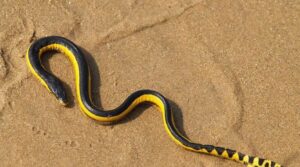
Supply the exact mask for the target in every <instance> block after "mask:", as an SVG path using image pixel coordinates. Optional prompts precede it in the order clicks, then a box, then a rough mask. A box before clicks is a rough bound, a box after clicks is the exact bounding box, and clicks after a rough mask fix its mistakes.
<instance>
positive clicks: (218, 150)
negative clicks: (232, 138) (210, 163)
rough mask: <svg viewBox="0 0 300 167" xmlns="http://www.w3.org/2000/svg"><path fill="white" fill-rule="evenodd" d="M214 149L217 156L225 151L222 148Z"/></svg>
mask: <svg viewBox="0 0 300 167" xmlns="http://www.w3.org/2000/svg"><path fill="white" fill-rule="evenodd" d="M215 149H216V150H217V153H218V154H219V155H222V154H223V152H224V151H225V148H222V147H216V148H215Z"/></svg>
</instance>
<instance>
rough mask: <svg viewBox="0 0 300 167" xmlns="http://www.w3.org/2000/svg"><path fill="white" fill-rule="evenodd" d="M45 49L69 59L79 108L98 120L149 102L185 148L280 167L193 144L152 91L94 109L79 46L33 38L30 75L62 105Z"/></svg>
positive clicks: (259, 165)
mask: <svg viewBox="0 0 300 167" xmlns="http://www.w3.org/2000/svg"><path fill="white" fill-rule="evenodd" d="M47 51H57V52H61V53H63V54H65V55H67V56H68V58H69V59H70V60H71V62H72V64H73V67H74V70H75V78H76V94H77V99H78V102H79V105H80V108H81V110H82V111H83V112H84V113H85V114H86V115H88V116H89V117H91V118H93V119H95V120H98V121H102V122H112V121H117V120H120V119H122V118H124V117H125V116H126V115H127V114H128V113H130V112H131V111H132V110H133V109H134V108H135V107H136V106H137V105H139V104H141V103H144V102H150V103H153V104H155V105H156V106H158V108H159V109H160V111H161V113H162V119H163V122H164V127H165V130H166V131H167V133H168V134H169V136H170V137H171V139H172V140H173V141H174V142H175V143H176V144H178V145H180V146H182V147H183V148H185V149H187V150H190V151H194V152H200V153H206V154H210V155H214V156H218V157H222V158H226V159H231V160H235V161H238V162H242V163H244V164H247V165H248V166H251V167H281V165H279V164H278V163H276V162H273V161H271V160H266V159H262V158H258V157H254V156H249V155H246V154H243V153H240V152H237V151H235V150H231V149H228V148H223V147H216V146H213V145H204V144H198V143H194V142H192V141H190V140H189V139H187V138H185V137H184V136H183V135H181V133H180V132H179V131H178V130H177V128H176V127H175V124H174V119H173V114H172V110H171V107H170V105H169V103H168V101H167V99H166V98H165V97H164V96H163V95H161V94H160V93H158V92H156V91H153V90H139V91H136V92H134V93H132V94H131V95H130V96H128V97H127V98H126V99H125V101H124V102H123V103H122V104H121V105H120V106H119V107H117V108H115V109H113V110H109V111H103V110H101V109H99V108H97V107H96V106H95V105H94V104H93V102H92V100H91V75H90V69H89V66H88V63H87V61H86V59H85V57H84V55H83V53H82V52H81V51H80V49H79V48H78V47H77V46H76V45H75V44H74V43H73V42H71V41H69V40H67V39H65V38H63V37H58V36H50V37H45V38H41V39H39V40H37V41H35V42H34V43H33V44H32V45H31V46H30V48H29V49H28V51H27V54H26V60H27V64H28V67H29V68H30V71H31V72H32V73H33V74H34V76H35V77H36V78H38V79H39V81H40V82H41V83H42V84H43V85H44V86H45V87H46V88H47V89H48V90H49V91H50V92H51V93H53V94H54V95H55V96H56V98H57V99H58V100H59V102H60V103H62V104H64V105H66V104H67V96H66V92H65V89H64V87H63V84H62V82H61V81H60V80H59V79H58V78H57V77H55V76H54V75H52V74H51V73H49V72H48V71H47V70H46V69H45V68H44V66H43V65H42V62H41V56H42V55H43V54H44V53H45V52H47Z"/></svg>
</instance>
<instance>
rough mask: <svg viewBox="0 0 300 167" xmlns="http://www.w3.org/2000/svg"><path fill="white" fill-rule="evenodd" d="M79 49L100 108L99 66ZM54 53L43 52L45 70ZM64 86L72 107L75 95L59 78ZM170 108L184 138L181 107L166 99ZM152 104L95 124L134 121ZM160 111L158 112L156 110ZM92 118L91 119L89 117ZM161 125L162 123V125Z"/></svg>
mask: <svg viewBox="0 0 300 167" xmlns="http://www.w3.org/2000/svg"><path fill="white" fill-rule="evenodd" d="M79 48H80V50H81V51H82V52H83V54H84V56H85V58H86V60H87V63H88V65H89V68H90V72H91V78H92V88H91V89H92V91H91V92H92V100H93V103H94V104H95V105H96V106H98V107H99V108H101V109H103V108H102V104H101V96H100V89H99V88H100V86H101V78H100V71H99V69H100V68H99V66H98V64H97V63H96V61H95V59H94V57H93V56H92V55H91V53H89V52H88V51H87V50H85V49H84V48H82V47H80V46H79ZM54 53H57V52H55V51H50V52H47V53H46V54H45V56H43V58H42V61H43V64H44V66H45V68H46V69H47V70H49V71H50V72H52V71H51V68H50V63H49V59H50V58H51V57H52V56H53V55H54ZM61 81H62V83H63V85H64V88H65V90H66V93H67V97H68V101H69V103H68V105H67V107H74V105H75V99H76V98H75V96H76V94H75V95H73V93H72V88H71V87H70V86H69V85H68V84H67V83H66V82H65V81H63V80H61ZM167 100H168V102H169V104H170V106H171V108H172V113H173V116H174V120H175V126H176V128H177V129H178V130H179V132H180V133H181V134H182V135H184V136H185V137H186V138H188V136H187V135H186V132H185V131H184V128H183V127H184V126H183V125H184V123H183V114H182V110H181V108H180V107H179V106H178V105H177V104H176V103H175V102H174V101H172V100H170V99H167ZM151 106H153V104H150V103H144V104H141V105H139V106H137V107H136V108H135V109H134V110H133V111H132V112H131V113H129V114H128V115H127V117H125V118H123V119H121V120H120V121H117V122H110V123H103V122H99V121H95V120H93V121H94V122H95V124H97V125H99V126H110V127H111V128H113V127H114V126H115V125H117V124H125V123H129V122H131V121H134V120H135V119H137V118H138V117H139V116H140V115H141V114H142V113H143V112H145V111H146V110H147V109H148V108H149V107H151ZM158 113H160V112H158ZM91 120H92V119H91ZM162 126H163V125H162Z"/></svg>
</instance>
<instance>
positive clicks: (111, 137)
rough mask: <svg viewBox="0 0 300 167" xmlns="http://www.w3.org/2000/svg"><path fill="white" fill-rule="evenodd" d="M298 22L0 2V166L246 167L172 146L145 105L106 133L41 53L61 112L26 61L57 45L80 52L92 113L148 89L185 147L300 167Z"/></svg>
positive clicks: (167, 9)
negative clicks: (38, 43)
mask: <svg viewBox="0 0 300 167" xmlns="http://www.w3.org/2000/svg"><path fill="white" fill-rule="evenodd" d="M299 11H300V2H299V1H297V0H286V1H271V0H269V1H246V0H238V1H234V0H226V1H217V0H164V1H161V0H146V1H137V0H122V1H117V0H112V1H109V0H99V1H97V0H92V1H86V2H83V1H79V0H66V1H59V0H47V1H44V0H38V1H32V2H28V1H25V0H16V1H8V0H1V2H0V18H1V20H0V166H70V167H71V166H165V167H182V166H186V167H193V166H197V167H219V166H224V167H242V166H245V165H243V164H240V163H237V162H233V161H230V160H225V159H222V158H217V157H213V156H208V155H204V154H199V153H194V152H190V151H187V150H184V149H183V148H181V147H179V146H177V145H176V144H175V143H174V142H173V141H172V140H171V139H170V137H169V136H168V134H167V133H166V132H165V129H164V127H163V122H162V116H161V113H160V112H159V110H157V108H156V107H155V106H152V105H148V104H145V105H141V106H139V107H137V108H136V109H135V110H134V111H133V113H132V114H130V115H129V116H128V117H127V118H125V119H124V120H122V121H120V122H119V123H115V124H111V125H102V124H100V123H99V122H96V121H94V120H92V119H90V118H88V117H86V116H85V115H84V114H83V113H82V112H80V107H79V105H78V102H77V100H76V97H75V96H76V94H75V81H74V79H75V76H74V71H73V68H72V65H71V62H70V61H68V59H67V57H66V56H63V55H62V54H59V53H56V54H48V56H46V57H45V60H44V61H45V66H46V67H47V69H48V70H49V71H51V72H52V73H54V74H55V75H56V76H58V77H59V78H60V79H61V80H62V81H64V83H65V85H64V86H65V87H66V89H67V90H68V98H69V100H70V102H71V105H70V107H63V106H62V105H60V104H59V103H58V101H57V100H56V98H55V97H54V96H53V95H52V94H50V93H49V92H48V91H47V90H46V89H45V88H44V87H43V86H42V84H40V82H39V81H38V80H37V79H36V78H35V77H34V76H33V75H32V74H31V73H30V71H29V69H28V67H27V65H26V61H25V55H26V51H27V49H28V47H29V46H30V44H31V43H32V42H33V41H35V40H37V39H39V38H41V37H45V36H50V35H57V36H63V37H66V38H68V39H70V40H72V41H73V42H74V43H76V44H77V45H78V46H80V47H81V49H82V50H83V52H84V53H85V56H86V58H87V59H88V63H89V66H90V68H91V71H92V76H93V83H92V84H93V88H92V94H93V99H94V101H95V104H96V105H97V106H100V107H102V108H104V109H113V108H115V107H117V106H118V105H119V104H120V103H121V102H122V101H123V100H124V99H125V98H126V97H127V96H128V95H129V94H130V93H132V92H134V91H136V90H139V89H154V90H157V91H159V92H161V93H162V94H163V95H164V96H165V97H167V98H168V99H169V100H170V103H171V107H172V109H173V111H174V114H175V120H176V124H177V126H178V128H179V130H180V131H181V132H182V133H183V134H185V135H186V136H188V138H190V139H191V140H192V141H194V142H197V143H202V144H212V145H216V146H223V147H226V148H232V149H235V150H238V151H241V152H243V153H246V154H249V155H256V156H258V157H261V158H266V159H271V160H273V161H275V162H278V163H280V164H282V165H284V166H285V167H299V166H300V42H299V38H300V30H299V28H300V19H299V18H300V12H299Z"/></svg>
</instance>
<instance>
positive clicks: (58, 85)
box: [47, 77, 68, 106]
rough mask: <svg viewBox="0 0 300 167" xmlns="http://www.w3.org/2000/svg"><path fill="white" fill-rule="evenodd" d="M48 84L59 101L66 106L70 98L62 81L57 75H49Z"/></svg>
mask: <svg viewBox="0 0 300 167" xmlns="http://www.w3.org/2000/svg"><path fill="white" fill-rule="evenodd" d="M47 85H48V88H49V90H50V92H51V93H53V94H54V96H55V97H56V99H57V100H58V101H59V103H60V104H62V105H64V106H66V105H67V104H68V98H67V94H66V91H65V88H64V86H63V84H62V82H61V81H60V80H59V79H57V78H55V77H49V78H48V79H47Z"/></svg>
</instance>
